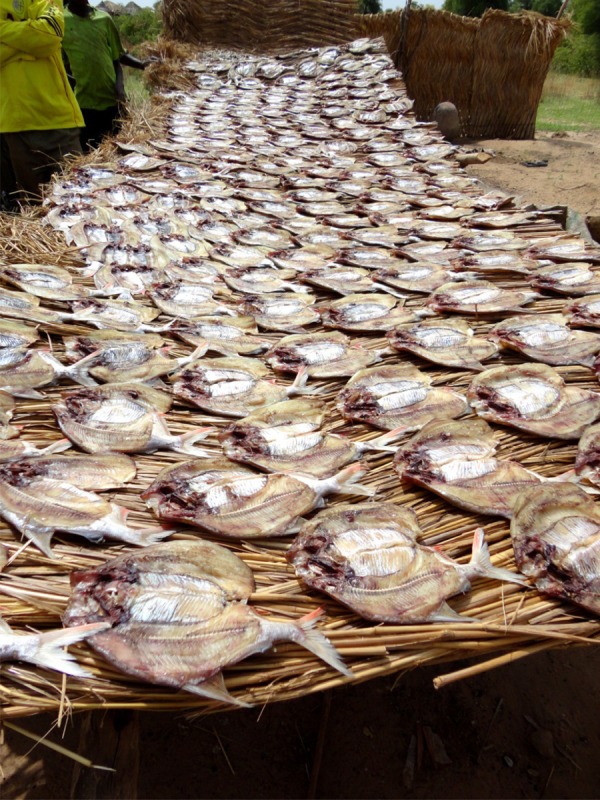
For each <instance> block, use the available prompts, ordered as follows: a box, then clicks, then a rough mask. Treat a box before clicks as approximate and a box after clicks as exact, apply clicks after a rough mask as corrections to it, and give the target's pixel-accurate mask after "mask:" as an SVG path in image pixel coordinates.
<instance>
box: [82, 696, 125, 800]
mask: <svg viewBox="0 0 600 800" xmlns="http://www.w3.org/2000/svg"><path fill="white" fill-rule="evenodd" d="M80 719H81V723H80V724H81V727H80V734H79V747H78V752H79V753H80V754H81V755H85V756H86V757H87V758H90V759H91V760H92V761H93V762H94V764H102V765H104V766H107V767H112V768H113V769H114V770H115V771H114V772H112V771H107V770H99V769H91V768H89V767H83V766H81V764H76V765H75V768H74V769H73V776H72V779H71V792H70V797H71V798H77V800H97V799H98V798H115V800H135V798H137V796H138V795H137V793H138V775H139V767H140V752H139V733H140V725H139V712H137V711H126V710H117V711H112V710H111V711H89V712H87V713H85V714H82V715H81V717H80Z"/></svg>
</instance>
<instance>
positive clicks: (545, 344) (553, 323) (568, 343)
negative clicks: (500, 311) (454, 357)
mask: <svg viewBox="0 0 600 800" xmlns="http://www.w3.org/2000/svg"><path fill="white" fill-rule="evenodd" d="M567 323H568V318H567V317H566V316H564V315H563V314H543V315H540V316H534V315H532V316H529V317H523V316H518V317H509V318H507V319H505V320H503V321H502V322H499V323H498V324H497V325H494V327H493V328H492V329H491V330H490V331H489V333H488V334H487V336H488V337H489V338H490V339H491V340H493V341H496V342H498V343H499V344H500V345H501V346H502V347H505V348H508V349H510V350H516V351H517V352H518V353H523V354H524V355H526V356H528V357H529V358H532V359H534V360H535V361H541V362H543V363H544V364H551V365H553V366H567V365H569V364H582V365H583V366H585V367H591V366H592V364H593V361H594V356H595V355H596V354H597V353H598V351H600V336H599V335H598V334H597V333H590V332H589V331H574V330H572V329H571V328H569V327H568V324H567Z"/></svg>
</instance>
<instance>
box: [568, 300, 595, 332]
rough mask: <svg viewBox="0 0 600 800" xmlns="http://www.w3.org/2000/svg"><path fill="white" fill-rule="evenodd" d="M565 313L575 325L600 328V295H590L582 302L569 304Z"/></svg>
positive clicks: (576, 301) (575, 301)
mask: <svg viewBox="0 0 600 800" xmlns="http://www.w3.org/2000/svg"><path fill="white" fill-rule="evenodd" d="M563 313H565V314H568V315H569V317H570V322H571V324H573V325H586V326H588V327H590V328H600V294H590V295H588V296H587V297H582V298H581V300H574V301H573V302H572V303H568V304H567V305H566V306H565V307H564V309H563Z"/></svg>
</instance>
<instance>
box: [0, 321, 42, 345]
mask: <svg viewBox="0 0 600 800" xmlns="http://www.w3.org/2000/svg"><path fill="white" fill-rule="evenodd" d="M37 339H38V331H37V328H34V327H32V326H31V325H24V324H23V323H21V322H16V321H14V320H12V319H0V348H5V347H10V348H17V347H27V346H28V345H30V344H33V342H35V341H37Z"/></svg>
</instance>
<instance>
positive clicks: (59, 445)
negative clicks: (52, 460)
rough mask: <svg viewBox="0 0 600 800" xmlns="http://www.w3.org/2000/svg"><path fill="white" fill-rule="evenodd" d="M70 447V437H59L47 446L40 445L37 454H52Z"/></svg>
mask: <svg viewBox="0 0 600 800" xmlns="http://www.w3.org/2000/svg"><path fill="white" fill-rule="evenodd" d="M69 447H71V442H70V441H69V440H68V439H58V440H57V441H56V442H52V444H49V445H48V446H47V447H40V449H39V450H38V453H37V454H38V455H39V456H51V455H52V454H53V453H62V452H63V450H68V449H69Z"/></svg>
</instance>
